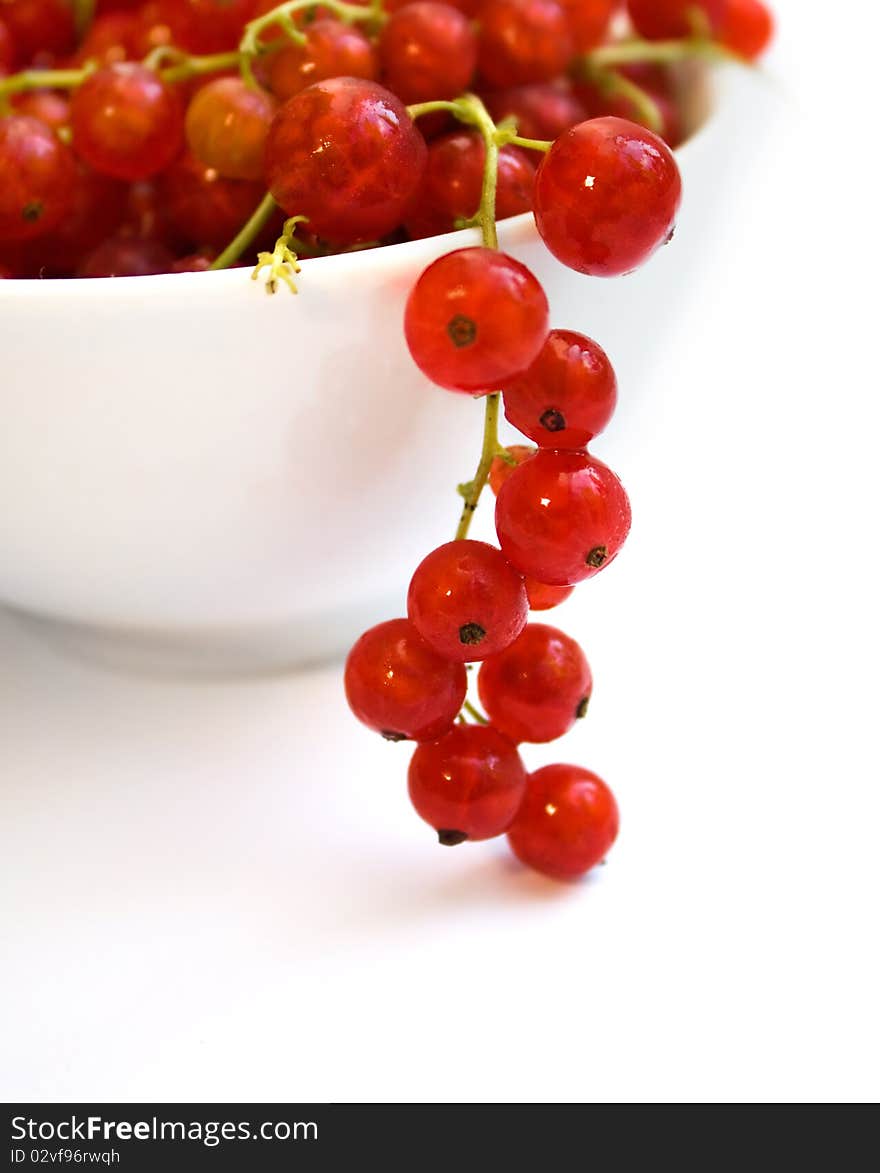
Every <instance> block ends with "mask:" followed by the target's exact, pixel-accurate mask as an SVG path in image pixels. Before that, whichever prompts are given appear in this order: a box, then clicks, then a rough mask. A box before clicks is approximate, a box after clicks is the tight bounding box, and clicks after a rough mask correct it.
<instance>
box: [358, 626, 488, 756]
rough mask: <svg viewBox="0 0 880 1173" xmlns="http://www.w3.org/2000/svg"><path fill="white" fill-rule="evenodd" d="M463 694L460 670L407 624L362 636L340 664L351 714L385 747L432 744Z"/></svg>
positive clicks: (464, 679)
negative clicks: (412, 742)
mask: <svg viewBox="0 0 880 1173" xmlns="http://www.w3.org/2000/svg"><path fill="white" fill-rule="evenodd" d="M466 693H467V672H466V671H465V667H464V665H463V664H452V663H450V662H449V660H445V659H443V657H442V656H439V655H438V654H437V653H436V652H435V651H434V649H433V648H431V647H429V646H428V644H427V643H426V642H425V641H424V640H423V639H422V637H421V636H420V635H419V633H418V631H417V630H416V628H415V626H414V625H413V624H412V623H410V621H409V620H408V619H391V620H389V621H388V622H387V623H380V624H379V625H378V626H377V627H372V628H370V630H369V631H368V632H366V633H365V634H364V635H362V636H361V638H360V639H359V640H358V641H357V643H356V644H355V645H354V647H353V648H352V649H351V652H350V653H349V656H348V660H347V661H346V664H345V695H346V697H347V698H348V703H349V706H350V707H351V711H352V712H353V713H354V715H355V716H356V717H357V719H358V720H359V721H361V722H363V724H364V725H366V726H367V727H368V728H370V729H375V730H376V732H377V733H381V734H382V736H383V737H386V738H387V739H388V740H389V741H404V740H406V739H407V738H412V739H413V740H415V741H435V740H436V739H437V738H438V737H442V736H443V735H444V734H445V733H448V732H449V730H450V729H451V728H452V726H453V724H454V722H455V718H456V717H457V716H458V714H459V713H460V711H461V706H462V705H463V704H464V698H465V695H466Z"/></svg>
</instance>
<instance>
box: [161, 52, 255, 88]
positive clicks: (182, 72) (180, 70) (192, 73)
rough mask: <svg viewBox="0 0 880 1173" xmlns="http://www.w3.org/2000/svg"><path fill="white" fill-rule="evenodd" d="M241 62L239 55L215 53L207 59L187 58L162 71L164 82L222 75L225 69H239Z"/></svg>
mask: <svg viewBox="0 0 880 1173" xmlns="http://www.w3.org/2000/svg"><path fill="white" fill-rule="evenodd" d="M240 61H241V55H240V54H239V53H235V52H231V53H213V54H211V55H210V56H207V57H186V58H185V59H184V60H183V61H181V62H180V63H179V64H177V65H172V66H171V67H170V68H168V69H163V70H161V73H162V80H163V81H167V82H172V83H173V82H176V81H188V80H189V79H190V78H191V77H201V76H202V75H203V74H206V73H222V72H223V70H225V69H237V68H238V66H239V63H240Z"/></svg>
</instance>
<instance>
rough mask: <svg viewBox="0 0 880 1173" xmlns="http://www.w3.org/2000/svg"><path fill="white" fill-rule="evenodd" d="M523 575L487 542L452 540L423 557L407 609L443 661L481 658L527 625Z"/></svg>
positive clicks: (505, 645)
mask: <svg viewBox="0 0 880 1173" xmlns="http://www.w3.org/2000/svg"><path fill="white" fill-rule="evenodd" d="M528 611H529V600H528V598H527V596H526V588H525V586H524V585H523V580H522V575H521V574H517V572H516V571H515V570H514V569H513V568H512V567H511V566H510V564H509V563H508V562H507V560H506V559H505V558H504V556H503V554H502V553H501V551H500V550H497V549H496V548H495V547H494V546H490V545H488V544H487V543H486V542H471V541H456V542H447V543H446V544H445V545H443V546H439V547H438V548H437V549H436V550H434V551H432V552H431V553H430V554H429V555H428V556H427V558H425V559H424V560H423V561H422V562H421V564H420V565H419V567H418V569H417V570H416V572H415V574H414V575H413V577H412V581H411V582H410V584H409V594H408V596H407V612H408V614H409V617H410V619H411V620H412V621H413V623H414V624H415V625H416V627H417V628H418V629H419V632H420V633H421V635H422V636H423V638H424V639H426V640H427V641H428V643H429V644H430V645H431V647H432V648H434V649H435V651H437V652H439V653H440V655H441V656H445V657H446V659H447V660H451V661H453V662H454V663H459V664H464V663H467V662H469V661H475V660H485V659H486V657H487V656H494V655H495V654H496V652H500V651H501V650H502V648H506V647H507V646H508V645H509V644H511V643H513V641H514V640H515V639H516V637H517V636H518V635H519V633H520V632H521V631H522V629H523V628H524V627H525V625H526V619H527V618H528Z"/></svg>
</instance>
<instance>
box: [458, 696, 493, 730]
mask: <svg viewBox="0 0 880 1173" xmlns="http://www.w3.org/2000/svg"><path fill="white" fill-rule="evenodd" d="M463 712H465V713H470V715H471V716H472V717H473V719H474V720H475V721H476V723H477V724H478V725H488V724H489V720H488V718H487V717H484V716H483V714H482V713H481V712H480V710H479V709H478V708H477V707H476V706H475V705H472V704H471V702H470V701H465V702H464V705H463Z"/></svg>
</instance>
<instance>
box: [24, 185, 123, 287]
mask: <svg viewBox="0 0 880 1173" xmlns="http://www.w3.org/2000/svg"><path fill="white" fill-rule="evenodd" d="M127 207H128V188H127V186H126V185H125V184H124V183H120V182H119V180H118V179H110V178H109V176H107V175H99V174H98V173H97V171H93V170H92V169H91V167H87V166H86V164H85V163H82V162H78V163H77V167H76V174H75V177H74V180H73V183H72V187H71V196H70V206H69V208H68V210H67V212H65V214H64V217H63V219H62V220H61V222H60V224H58V225H57V226H56V227H55V228H54V229H53V231H52V232H51V233H49V234H47V235H45V236H41V237H40V238H39V240H35V241H34V242H33V244H32V245H31V246H30V254H31V263H32V265H33V266H34V268H36V269H37V270H39V271H41V272H42V273H43V274H44V275H45V276H69V275H70V274H72V273H75V272H76V271H77V269H78V268H79V267H80V265H81V264H82V263H83V260H84V258H85V257H87V256H88V255H89V254H90V253H91V252H92V251H93V250H94V249H96V248H97V247H98V245H99V244H101V243H102V242H103V241H105V240H106V239H107V237H108V236H110V235H111V234H113V233H115V232H116V231H117V229H118V228H119V227H120V226H121V224H122V221H123V218H124V217H125V214H126V210H127Z"/></svg>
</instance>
